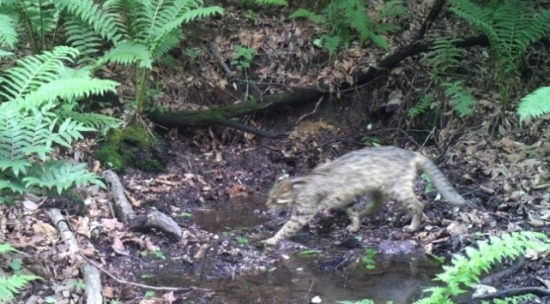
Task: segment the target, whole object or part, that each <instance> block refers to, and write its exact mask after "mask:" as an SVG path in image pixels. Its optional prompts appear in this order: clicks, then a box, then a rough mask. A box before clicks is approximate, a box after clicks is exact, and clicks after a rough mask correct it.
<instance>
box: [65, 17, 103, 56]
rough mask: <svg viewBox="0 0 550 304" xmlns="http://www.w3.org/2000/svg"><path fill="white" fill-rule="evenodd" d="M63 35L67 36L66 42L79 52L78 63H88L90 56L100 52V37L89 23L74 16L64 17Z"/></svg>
mask: <svg viewBox="0 0 550 304" xmlns="http://www.w3.org/2000/svg"><path fill="white" fill-rule="evenodd" d="M65 35H66V36H67V43H69V45H70V46H72V47H74V48H75V49H77V50H78V51H79V52H80V55H81V56H80V57H79V60H78V62H79V63H82V64H87V63H90V62H91V61H92V60H93V59H92V58H94V57H96V56H95V55H96V54H97V53H99V52H100V49H101V46H102V40H101V37H100V36H99V35H97V34H96V33H95V32H94V29H93V28H92V27H91V26H90V25H88V24H86V23H84V22H82V21H81V20H79V19H77V18H75V17H74V16H68V17H67V18H66V21H65Z"/></svg>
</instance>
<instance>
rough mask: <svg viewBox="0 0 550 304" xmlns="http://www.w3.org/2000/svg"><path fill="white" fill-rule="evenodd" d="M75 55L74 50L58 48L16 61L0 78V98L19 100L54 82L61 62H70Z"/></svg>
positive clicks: (63, 47)
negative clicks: (0, 88) (14, 65)
mask: <svg viewBox="0 0 550 304" xmlns="http://www.w3.org/2000/svg"><path fill="white" fill-rule="evenodd" d="M77 55H78V50H76V49H74V48H70V47H66V46H58V47H56V48H55V49H53V50H52V51H46V52H43V53H42V54H40V55H35V56H27V57H25V58H23V59H19V60H17V61H16V64H17V66H16V67H13V68H11V69H9V70H7V71H6V72H5V73H4V75H3V76H0V85H1V87H2V91H0V96H3V97H4V98H6V99H7V100H12V99H20V98H21V97H22V96H24V95H25V94H28V93H29V92H31V91H33V90H36V89H37V88H39V87H40V86H42V85H43V84H45V83H48V82H51V81H53V80H55V79H56V78H57V75H58V74H59V72H60V71H61V70H62V68H63V65H62V63H61V60H67V61H71V60H72V59H73V58H74V57H76V56H77Z"/></svg>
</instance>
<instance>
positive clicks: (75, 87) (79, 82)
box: [20, 78, 118, 108]
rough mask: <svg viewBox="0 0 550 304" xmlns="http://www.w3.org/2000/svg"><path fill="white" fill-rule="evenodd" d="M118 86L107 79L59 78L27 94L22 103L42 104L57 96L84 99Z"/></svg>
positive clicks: (27, 105) (65, 98) (22, 105)
mask: <svg viewBox="0 0 550 304" xmlns="http://www.w3.org/2000/svg"><path fill="white" fill-rule="evenodd" d="M117 86H118V83H117V82H114V81H112V80H107V79H97V78H92V79H86V78H80V79H79V78H72V79H57V80H54V81H51V82H49V83H47V84H44V85H42V86H41V87H40V88H38V89H37V90H36V91H34V92H31V93H29V94H27V95H26V96H25V97H24V98H23V100H22V101H21V102H20V105H21V107H23V108H28V107H31V106H40V105H42V104H45V103H47V102H49V101H54V100H56V99H57V98H60V99H62V100H75V99H82V98H84V97H89V96H90V95H102V94H104V93H105V92H108V91H111V92H114V91H115V90H116V87H117Z"/></svg>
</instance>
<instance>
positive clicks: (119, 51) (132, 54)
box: [95, 41, 153, 69]
mask: <svg viewBox="0 0 550 304" xmlns="http://www.w3.org/2000/svg"><path fill="white" fill-rule="evenodd" d="M107 63H118V64H132V63H137V64H138V66H139V67H140V68H144V69H151V68H152V67H153V59H152V57H151V53H150V52H149V50H148V49H147V47H146V46H145V45H143V44H141V43H138V42H134V41H124V42H121V43H119V44H117V45H116V46H115V47H114V48H112V49H111V50H109V52H107V53H106V54H105V55H103V56H102V57H101V58H99V59H98V61H97V62H96V64H95V68H98V67H100V66H102V65H104V64H107Z"/></svg>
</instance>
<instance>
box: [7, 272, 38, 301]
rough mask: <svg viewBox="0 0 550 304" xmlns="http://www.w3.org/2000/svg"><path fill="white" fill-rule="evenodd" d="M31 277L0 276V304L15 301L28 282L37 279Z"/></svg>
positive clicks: (20, 275)
mask: <svg viewBox="0 0 550 304" xmlns="http://www.w3.org/2000/svg"><path fill="white" fill-rule="evenodd" d="M39 278H40V277H37V276H33V275H23V274H15V275H12V276H10V277H2V276H0V303H3V302H6V301H11V300H13V299H15V295H16V294H18V293H19V292H20V291H21V289H23V288H24V287H25V286H26V285H27V284H28V283H29V282H31V281H34V280H36V279H39Z"/></svg>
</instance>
